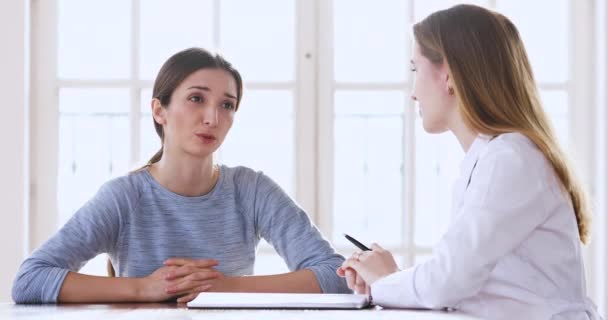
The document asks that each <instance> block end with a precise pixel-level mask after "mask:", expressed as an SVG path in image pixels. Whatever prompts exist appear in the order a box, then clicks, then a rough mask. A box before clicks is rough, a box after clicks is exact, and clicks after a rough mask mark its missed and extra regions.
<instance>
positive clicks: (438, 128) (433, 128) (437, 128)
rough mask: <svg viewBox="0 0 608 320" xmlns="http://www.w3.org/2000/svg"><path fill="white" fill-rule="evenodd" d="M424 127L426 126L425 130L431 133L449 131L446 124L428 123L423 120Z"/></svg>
mask: <svg viewBox="0 0 608 320" xmlns="http://www.w3.org/2000/svg"><path fill="white" fill-rule="evenodd" d="M422 127H423V128H424V131H426V132H427V133H431V134H439V133H444V132H446V131H448V129H447V128H446V127H445V126H440V125H435V124H427V123H424V122H422Z"/></svg>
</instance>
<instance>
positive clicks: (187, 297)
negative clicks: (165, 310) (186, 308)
mask: <svg viewBox="0 0 608 320" xmlns="http://www.w3.org/2000/svg"><path fill="white" fill-rule="evenodd" d="M197 296H198V292H193V293H190V294H187V295H185V296H182V297H180V298H178V299H177V303H188V302H190V301H192V300H194V299H195V298H196V297H197Z"/></svg>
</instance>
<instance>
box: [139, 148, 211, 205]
mask: <svg viewBox="0 0 608 320" xmlns="http://www.w3.org/2000/svg"><path fill="white" fill-rule="evenodd" d="M167 151H168V150H165V153H164V154H163V156H162V158H161V159H160V160H159V161H158V162H156V163H154V164H152V165H150V167H149V171H150V174H151V175H152V177H154V179H155V180H156V181H158V183H160V184H161V185H162V186H163V187H165V188H167V189H168V190H170V191H172V192H174V193H177V194H179V195H183V196H188V197H196V196H202V195H205V194H207V193H209V192H211V190H212V189H213V187H214V186H215V184H216V183H217V181H218V177H219V172H218V170H217V169H216V168H214V165H213V155H211V154H210V155H208V156H207V157H205V158H202V159H201V158H199V157H192V156H183V155H179V156H178V155H176V154H175V153H174V152H173V153H172V152H167Z"/></svg>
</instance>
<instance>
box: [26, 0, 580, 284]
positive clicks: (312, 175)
mask: <svg viewBox="0 0 608 320" xmlns="http://www.w3.org/2000/svg"><path fill="white" fill-rule="evenodd" d="M455 3H456V2H455V1H449V0H434V1H429V0H378V1H362V0H333V1H324V0H318V1H308V0H263V1H252V0H221V1H219V0H207V1H204V0H179V1H175V0H171V1H169V0H111V1H110V0H91V1H86V2H84V1H80V0H49V1H44V3H37V4H36V5H37V6H44V7H45V8H46V9H48V8H51V10H38V11H36V10H34V11H35V12H37V13H36V14H38V15H41V16H40V17H39V18H41V19H40V20H39V21H41V22H39V23H40V24H41V26H40V27H39V28H37V29H35V30H34V31H37V32H39V34H37V35H35V38H36V39H38V40H37V41H38V42H37V43H44V45H45V50H48V48H49V47H51V50H53V51H52V52H53V53H52V54H50V55H49V57H51V58H48V57H46V56H40V57H39V58H37V59H39V60H40V61H37V63H36V64H35V65H36V66H37V69H36V70H35V72H36V73H38V74H42V75H43V76H41V77H39V78H41V79H49V80H50V81H46V82H43V81H41V82H40V83H38V85H39V86H41V87H45V86H46V87H47V88H48V87H50V88H51V89H50V90H47V91H45V90H40V92H57V93H58V94H56V95H49V96H48V97H47V98H48V99H43V98H44V97H41V98H40V99H39V100H40V101H44V108H51V109H53V110H56V111H57V118H56V119H55V120H56V125H55V127H53V126H52V125H51V129H53V128H54V130H55V131H56V132H57V134H56V135H54V134H49V135H40V134H39V135H34V136H35V137H40V138H38V139H42V140H43V141H42V142H38V143H36V144H34V145H42V144H44V142H45V141H44V140H45V139H49V140H48V141H46V142H49V141H51V140H56V141H58V142H53V141H51V143H50V144H48V145H51V146H53V145H55V146H57V148H56V150H53V152H55V153H54V154H51V155H49V156H57V157H58V162H49V163H50V165H47V166H46V167H45V166H44V163H46V162H44V160H43V159H33V161H35V162H40V163H39V164H38V166H37V167H38V168H41V169H39V170H44V171H45V172H57V176H58V178H57V180H56V181H54V182H55V183H54V184H53V186H51V187H49V188H47V189H40V190H42V191H40V192H41V193H44V192H46V193H47V194H51V193H53V194H56V197H57V207H58V212H57V214H56V215H57V217H58V219H57V223H56V224H55V225H53V226H52V228H47V229H46V232H48V233H50V232H51V231H52V230H56V228H57V227H58V226H59V225H61V224H62V223H63V222H65V220H66V219H67V218H69V217H70V216H71V215H72V214H73V213H74V212H75V210H77V209H78V208H79V207H80V206H81V205H82V204H83V203H84V201H86V200H87V199H89V198H90V197H91V196H92V195H93V194H94V193H95V191H96V190H97V188H99V186H100V185H101V184H102V183H103V182H104V181H106V180H108V179H110V178H111V177H115V176H119V175H123V174H125V173H127V172H128V171H129V170H131V169H133V168H136V167H138V166H141V165H143V164H144V163H145V162H146V161H147V160H148V158H149V157H150V156H152V154H153V153H154V152H155V151H156V150H157V149H158V147H159V140H158V138H157V136H156V134H155V132H154V130H153V126H152V119H151V115H150V108H149V106H150V99H151V86H152V83H153V80H154V77H155V74H156V72H157V71H158V69H159V67H160V65H161V63H162V62H163V61H164V60H166V59H167V58H168V57H169V56H170V55H171V54H173V53H175V52H177V51H179V50H181V49H184V48H186V47H190V46H201V47H205V48H208V49H212V50H218V51H220V52H221V53H223V54H224V55H225V56H226V57H227V58H228V60H230V61H231V62H233V64H234V65H235V66H236V67H237V68H238V69H239V70H240V71H241V73H242V74H243V77H244V80H245V86H246V90H245V94H244V100H243V104H242V107H241V109H240V110H239V112H237V114H236V118H235V119H236V120H235V124H234V127H233V129H232V130H231V132H230V133H229V136H228V138H227V140H226V142H225V144H224V145H223V146H222V148H221V149H220V150H219V152H218V154H217V157H216V159H217V161H218V162H220V163H225V164H227V165H245V166H249V167H252V168H254V169H256V170H262V171H264V172H265V173H266V174H268V175H269V176H270V177H272V178H273V179H274V180H276V181H277V182H278V183H279V184H280V185H281V186H282V187H283V188H284V189H285V190H286V191H287V192H288V193H289V194H290V195H291V196H292V197H294V198H295V199H296V200H297V201H298V202H299V203H300V204H301V205H302V206H303V207H304V208H305V209H306V210H307V212H308V213H309V215H310V216H311V218H312V219H313V220H314V221H315V222H316V223H317V225H318V226H319V227H320V229H321V230H322V232H323V233H324V234H325V236H326V237H327V238H328V239H330V240H331V242H332V243H333V244H334V245H335V246H336V248H337V249H338V250H339V251H340V252H341V253H343V254H345V255H348V254H350V253H351V252H352V251H353V248H352V246H351V245H350V244H349V243H347V242H346V241H345V240H344V239H343V237H342V233H349V234H352V235H353V236H356V237H357V238H360V239H361V240H363V241H365V242H372V241H374V242H378V243H380V244H383V245H384V246H385V247H387V248H390V249H391V250H393V251H394V252H395V253H396V254H397V256H398V258H399V260H400V261H399V262H400V263H401V264H402V265H404V266H405V265H411V264H412V263H414V262H416V261H421V260H423V259H425V258H426V257H428V255H429V254H430V253H431V250H432V246H433V244H434V243H436V242H437V240H438V239H439V237H440V236H441V234H442V232H443V230H444V229H445V226H446V224H447V221H448V219H449V214H450V206H451V190H452V187H451V186H452V181H453V180H454V179H455V177H456V175H457V174H458V169H459V163H460V160H461V159H462V157H463V151H462V150H461V149H460V146H459V144H458V143H457V142H456V140H455V138H454V137H453V136H452V135H451V134H449V133H446V134H440V135H429V134H427V133H425V132H424V130H423V129H422V126H421V120H420V119H419V117H418V115H417V114H418V113H417V111H416V105H415V103H414V102H413V101H412V100H411V99H410V90H411V86H412V83H411V80H412V78H411V74H410V72H409V70H408V64H409V60H410V54H411V53H410V52H411V37H410V32H411V31H410V28H411V25H412V24H413V23H414V22H416V21H419V20H420V19H422V18H424V17H425V16H426V15H428V14H429V13H431V12H433V11H435V10H437V9H442V8H447V7H449V6H451V5H453V4H455ZM472 3H476V4H478V5H482V6H486V7H489V8H493V9H496V10H498V11H500V12H502V13H504V14H505V15H507V16H508V17H510V18H511V19H512V20H513V21H514V22H515V24H516V25H517V26H518V27H519V29H520V33H521V34H522V37H523V40H524V43H525V44H526V46H527V49H528V53H529V57H530V59H531V62H532V65H533V68H534V71H535V75H536V79H537V81H538V85H539V87H540V91H541V97H542V99H543V101H544V103H545V107H546V110H547V111H548V112H549V114H550V116H551V119H552V120H553V123H554V126H555V127H556V128H557V131H558V134H559V136H560V139H562V142H563V144H564V146H565V147H566V148H567V149H570V148H571V147H572V146H570V145H569V141H571V140H572V139H573V138H577V137H581V134H580V132H579V131H577V130H573V129H572V128H574V129H577V127H576V126H575V125H573V122H572V119H573V117H572V116H573V115H576V113H584V112H585V110H584V109H578V108H572V101H573V100H574V97H575V94H580V93H575V92H574V88H575V87H574V86H573V85H572V84H573V82H574V81H575V80H576V77H579V76H580V74H578V73H577V71H576V68H575V67H574V63H576V61H575V59H574V58H573V55H572V52H574V50H575V45H574V42H573V39H572V37H571V36H570V35H571V34H572V32H571V30H572V29H573V28H574V23H573V22H572V21H573V17H574V14H572V13H571V12H572V10H571V8H572V6H573V3H574V1H573V0H557V1H556V0H551V1H549V0H544V1H541V0H538V1H532V2H531V1H524V0H504V1H503V0H495V1H490V0H488V1H482V0H479V1H474V2H472ZM49 15H52V16H49ZM531 16H550V17H551V19H545V20H543V22H542V23H537V22H536V21H534V20H533V19H530V18H529V17H531ZM110 21H111V23H110ZM41 39H43V40H41ZM49 39H51V40H49ZM54 90H55V91H54ZM38 108H40V107H39V106H38ZM34 130H36V128H34ZM51 131H53V130H51ZM582 136H583V137H584V134H583V135H582ZM55 164H57V165H56V166H55ZM49 166H52V167H49ZM44 199H48V197H44V196H39V197H37V198H36V197H35V198H34V201H37V202H39V203H38V205H37V206H34V208H45V207H44V206H45V203H44V201H45V200H44ZM51 207H52V206H51ZM46 212H48V210H46ZM51 213H54V212H51ZM43 229H44V228H43ZM51 229H52V230H51ZM258 254H259V255H258V261H257V262H256V263H257V264H256V273H271V272H281V271H285V270H286V267H285V265H284V264H283V263H282V262H281V259H280V258H278V257H277V256H276V255H275V254H274V252H273V250H272V248H271V247H270V246H269V245H267V244H263V245H262V246H261V247H260V250H259V252H258ZM97 261H98V262H97V264H96V265H95V263H93V264H91V265H90V266H88V267H87V269H86V271H87V272H90V273H103V272H104V271H103V270H104V269H103V261H104V258H103V257H101V258H99V259H98V260H97Z"/></svg>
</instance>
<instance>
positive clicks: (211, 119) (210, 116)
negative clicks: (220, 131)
mask: <svg viewBox="0 0 608 320" xmlns="http://www.w3.org/2000/svg"><path fill="white" fill-rule="evenodd" d="M205 109H206V110H205V112H204V113H203V123H204V124H205V125H207V126H210V127H215V126H217V123H218V120H217V110H216V108H214V107H211V106H209V107H207V108H205Z"/></svg>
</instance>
